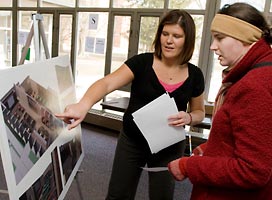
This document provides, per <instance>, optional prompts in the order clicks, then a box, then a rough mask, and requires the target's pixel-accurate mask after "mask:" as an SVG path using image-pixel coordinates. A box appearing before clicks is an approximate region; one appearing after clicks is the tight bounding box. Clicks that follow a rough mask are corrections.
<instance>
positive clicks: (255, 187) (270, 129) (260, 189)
mask: <svg viewBox="0 0 272 200" xmlns="http://www.w3.org/2000/svg"><path fill="white" fill-rule="evenodd" d="M269 62H270V63H269ZM271 62H272V50H271V48H270V46H269V45H268V44H267V43H266V42H265V41H264V40H263V39H262V40H260V41H259V42H257V43H256V44H255V45H254V46H253V47H252V48H251V49H250V50H249V52H248V53H247V54H246V55H245V56H244V58H243V59H242V60H241V61H240V63H238V65H237V66H236V67H235V68H234V69H233V70H232V71H231V72H230V73H229V74H228V75H227V77H226V78H225V79H224V80H223V81H224V82H229V81H231V82H233V85H232V86H231V88H230V89H229V91H228V93H227V95H226V98H225V101H224V104H223V105H222V107H221V108H220V109H219V110H218V112H217V113H216V114H215V116H214V118H213V123H212V128H211V131H210V136H209V139H208V141H207V146H206V149H205V151H204V154H203V156H191V157H189V158H188V159H187V160H186V163H185V169H182V170H186V175H187V176H188V177H189V179H190V181H191V182H192V183H193V191H192V197H191V199H198V200H199V199H203V200H204V199H205V200H213V199H216V200H218V199H220V200H224V199H228V200H230V199H231V200H235V199H237V200H238V199H239V200H241V199H247V200H250V199H252V200H253V199H254V200H257V199H261V200H266V199H267V200H268V199H269V200H271V199H272V176H271V175H272V63H271ZM259 63H263V64H264V65H265V66H262V67H259V68H255V69H251V68H252V67H253V66H254V65H256V64H259ZM181 162H182V159H181ZM180 164H181V163H180ZM183 165H184V163H183ZM180 166H182V165H180Z"/></svg>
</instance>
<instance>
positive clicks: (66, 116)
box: [55, 103, 87, 130]
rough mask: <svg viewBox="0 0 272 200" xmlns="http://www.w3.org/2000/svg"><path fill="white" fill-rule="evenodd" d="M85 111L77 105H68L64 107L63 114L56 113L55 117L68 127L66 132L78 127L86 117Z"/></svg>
mask: <svg viewBox="0 0 272 200" xmlns="http://www.w3.org/2000/svg"><path fill="white" fill-rule="evenodd" d="M86 114H87V111H86V110H85V109H83V106H82V105H81V104H79V103H76V104H70V105H68V106H66V107H65V109H64V112H63V113H56V114H55V116H56V117H58V118H60V119H62V120H63V121H64V122H65V123H67V124H69V125H68V130H71V129H73V128H75V127H76V126H78V125H79V124H80V123H81V122H82V121H83V119H84V117H85V116H86Z"/></svg>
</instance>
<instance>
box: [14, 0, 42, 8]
mask: <svg viewBox="0 0 272 200" xmlns="http://www.w3.org/2000/svg"><path fill="white" fill-rule="evenodd" d="M18 2H19V4H18V5H19V7H37V2H38V1H33V0H18Z"/></svg>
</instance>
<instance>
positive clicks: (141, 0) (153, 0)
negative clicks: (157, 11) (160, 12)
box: [113, 0, 164, 8]
mask: <svg viewBox="0 0 272 200" xmlns="http://www.w3.org/2000/svg"><path fill="white" fill-rule="evenodd" d="M163 5H164V0H113V7H116V8H163Z"/></svg>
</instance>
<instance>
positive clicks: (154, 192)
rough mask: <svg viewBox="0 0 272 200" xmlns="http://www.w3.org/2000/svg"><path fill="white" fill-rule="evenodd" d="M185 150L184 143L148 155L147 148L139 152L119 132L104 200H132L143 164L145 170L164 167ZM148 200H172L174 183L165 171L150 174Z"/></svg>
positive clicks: (137, 146)
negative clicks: (145, 167)
mask: <svg viewBox="0 0 272 200" xmlns="http://www.w3.org/2000/svg"><path fill="white" fill-rule="evenodd" d="M184 150H185V140H184V141H181V142H178V143H176V144H174V145H171V146H170V147H168V148H165V149H163V150H161V151H159V152H158V153H156V154H151V152H150V150H149V148H148V147H146V148H142V147H141V148H139V145H137V144H136V143H134V142H133V141H132V140H131V139H130V138H128V137H127V136H126V135H125V134H124V133H123V132H122V131H121V133H120V136H119V139H118V143H117V147H116V152H115V157H114V162H113V167H112V174H111V179H110V183H109V189H108V194H107V197H106V199H107V200H133V199H134V197H135V193H136V190H137V186H138V183H139V179H140V176H141V173H142V168H141V167H144V166H145V165H146V164H147V166H148V167H166V166H167V164H168V163H169V162H170V161H172V160H175V159H177V158H179V157H181V156H182V155H183V153H184ZM148 175H149V198H150V200H172V199H173V196H174V189H175V180H174V179H173V177H172V175H171V174H170V173H169V172H168V171H163V172H149V174H148Z"/></svg>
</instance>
